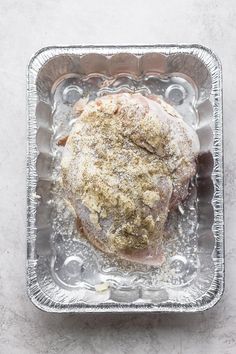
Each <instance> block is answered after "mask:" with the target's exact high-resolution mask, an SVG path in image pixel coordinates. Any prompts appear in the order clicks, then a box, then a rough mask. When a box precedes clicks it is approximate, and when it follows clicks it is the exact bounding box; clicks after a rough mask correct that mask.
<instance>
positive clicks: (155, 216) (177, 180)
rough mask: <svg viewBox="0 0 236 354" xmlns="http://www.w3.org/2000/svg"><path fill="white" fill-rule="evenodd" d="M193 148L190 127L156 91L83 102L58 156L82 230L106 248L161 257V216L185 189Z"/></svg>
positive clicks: (147, 259)
mask: <svg viewBox="0 0 236 354" xmlns="http://www.w3.org/2000/svg"><path fill="white" fill-rule="evenodd" d="M75 110H76V107H75ZM198 150H199V143H198V139H197V136H196V134H195V132H193V131H192V129H191V128H190V127H189V126H188V125H187V124H186V123H185V122H184V121H183V119H182V117H181V116H179V115H178V113H177V112H176V111H175V110H174V109H173V108H172V107H171V106H169V105H168V104H166V103H165V102H164V101H163V100H162V99H160V98H155V97H152V98H146V97H144V96H142V95H141V94H128V93H122V94H115V95H108V96H104V97H102V98H99V99H96V100H95V101H93V102H90V103H88V104H87V105H85V107H84V109H83V112H82V114H81V115H80V117H79V118H78V120H77V122H76V124H75V126H74V128H73V130H72V132H71V134H70V135H69V137H68V139H67V142H66V145H65V148H64V152H63V158H62V163H61V167H62V169H61V170H62V183H63V187H64V192H65V198H66V199H68V200H69V201H70V203H71V204H72V206H73V207H74V209H75V212H76V215H77V217H78V227H79V229H80V230H81V231H82V233H83V235H84V236H85V237H86V238H87V239H88V240H89V241H90V242H91V243H92V244H93V245H94V246H95V247H97V248H99V249H100V250H102V251H103V252H106V253H108V254H115V255H117V256H118V257H121V258H125V259H127V260H130V261H134V262H140V263H145V264H161V263H162V262H163V260H164V256H163V253H162V251H161V241H162V237H163V232H164V228H165V222H166V219H167V216H168V213H169V210H170V209H173V208H176V206H177V205H178V203H180V202H181V201H182V200H184V199H185V198H186V196H187V194H188V186H189V181H190V179H191V177H192V176H193V175H194V174H195V170H196V163H195V159H196V156H197V153H198Z"/></svg>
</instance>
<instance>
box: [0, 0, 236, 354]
mask: <svg viewBox="0 0 236 354" xmlns="http://www.w3.org/2000/svg"><path fill="white" fill-rule="evenodd" d="M181 42H182V43H192V42H193V43H200V44H204V45H206V46H209V47H211V48H212V49H213V50H214V51H215V52H216V53H217V54H218V55H219V57H220V58H221V60H222V63H223V70H224V71H223V73H224V135H225V183H226V191H225V212H226V220H225V221H226V261H227V263H226V290H225V294H224V297H223V299H222V301H221V302H220V303H219V304H218V305H217V306H216V307H215V308H213V309H212V310H209V311H207V312H205V313H200V314H195V315H194V314H189V315H185V314H182V315H181V314H179V315H175V314H173V315H166V314H162V315H150V314H147V315H121V314H120V315H116V316H114V315H113V316H112V315H96V316H95V315H77V316H76V315H53V314H46V313H43V312H40V311H39V310H37V309H36V308H34V306H33V305H32V304H31V303H30V301H29V300H28V298H27V296H26V291H25V276H24V266H25V244H26V222H25V221H26V197H25V194H26V179H25V173H26V171H25V169H26V168H25V167H26V160H25V155H26V102H25V101H26V99H25V86H26V66H27V62H28V61H29V58H30V56H31V55H32V54H33V53H34V52H35V51H36V50H38V49H39V48H41V47H44V46H47V45H55V44H58V45H70V44H156V43H181ZM235 78H236V2H235V1H234V0H231V1H230V0H225V1H220V0H217V1H216V0H215V1H213V0H209V1H207V0H184V1H181V0H176V1H175V0H166V1H158V0H129V1H128V0H126V1H123V0H96V1H91V0H90V1H89V0H87V1H79V0H77V1H76V0H75V1H72V0H67V1H66V0H45V1H39V0H22V1H13V0H1V1H0V94H1V100H0V102H1V110H0V124H1V127H0V328H1V329H0V353H1V354H5V353H6V354H8V353H9V354H15V353H23V354H34V353H65V354H66V353H86V354H87V353H111V354H112V353H136V354H139V353H174V354H175V353H176V354H177V353H187V354H188V353H199V354H201V353H204V354H205V353H209V354H213V353H214V354H230V353H236V235H235V229H236V215H235V206H236V184H235V177H236V95H235V82H234V81H235V80H236V79H235Z"/></svg>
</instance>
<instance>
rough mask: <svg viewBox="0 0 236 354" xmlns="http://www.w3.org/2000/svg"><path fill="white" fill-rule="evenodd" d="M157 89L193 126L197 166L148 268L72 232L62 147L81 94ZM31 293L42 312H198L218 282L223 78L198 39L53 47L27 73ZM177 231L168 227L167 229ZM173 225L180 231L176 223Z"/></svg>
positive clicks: (219, 287) (216, 292) (210, 301)
mask: <svg viewBox="0 0 236 354" xmlns="http://www.w3.org/2000/svg"><path fill="white" fill-rule="evenodd" d="M120 91H128V92H141V93H143V94H150V93H152V94H158V95H161V96H162V97H163V98H164V99H166V100H167V101H168V102H170V103H171V104H172V105H173V106H175V108H176V109H177V110H178V111H179V112H180V113H181V114H182V116H183V117H184V119H185V120H186V122H187V123H188V124H189V125H192V126H193V128H194V129H195V130H196V131H197V133H198V136H199V140H200V143H201V154H200V156H199V161H198V174H197V178H196V180H195V181H193V184H192V192H191V195H190V198H188V200H187V201H186V202H185V203H183V205H181V206H180V208H179V210H178V211H177V212H176V213H175V214H174V215H171V216H170V220H169V224H168V226H169V233H170V238H169V240H168V241H166V243H165V244H164V249H165V253H166V256H167V261H166V263H165V265H164V266H163V267H161V268H154V267H151V268H147V267H144V266H140V265H130V264H128V263H125V262H120V261H119V260H115V259H112V260H111V259H109V258H108V257H106V256H104V255H103V254H101V253H100V252H99V251H95V250H94V249H93V247H92V246H91V245H89V244H88V243H87V242H85V241H84V240H83V241H82V240H81V239H80V238H78V235H77V231H76V228H75V222H74V216H73V212H72V211H71V210H70V209H69V208H68V206H67V205H66V204H65V203H64V202H63V201H62V198H61V195H60V188H59V186H58V183H57V180H58V171H59V166H60V156H61V148H58V146H57V145H56V143H55V142H56V140H58V138H60V137H62V136H64V135H65V134H66V133H68V132H69V131H70V129H71V127H72V125H73V119H72V120H71V114H70V113H71V109H72V106H73V103H74V102H75V101H76V100H78V99H79V98H81V97H82V98H83V97H87V99H94V98H95V97H96V96H99V95H103V94H106V93H109V92H111V93H114V92H120ZM28 118H29V124H28V238H27V244H28V261H27V278H28V279H27V284H28V293H29V296H30V298H31V300H32V301H33V303H35V305H36V306H38V307H40V308H41V309H43V310H46V311H49V312H91V311H94V312H101V311H104V312H105V311H109V312H115V311H119V312H120V311H125V312H132V311H135V312H145V311H163V312H171V311H173V312H188V311H191V312H195V311H200V310H205V309H207V308H209V307H211V306H213V305H214V304H215V303H216V302H217V301H218V300H219V298H220V297H221V294H222V292H223V287H224V230H223V224H224V223H223V166H222V82H221V66H220V63H219V60H218V59H217V58H216V56H215V55H214V54H213V53H212V52H211V51H210V50H208V49H206V48H203V47H201V46H196V45H193V46H184V45H180V46H174V45H173V46H172V45H169V46H146V47H138V46H137V47H61V48H60V47H58V48H57V47H53V48H45V49H42V50H41V51H39V52H38V53H37V54H36V55H35V56H34V57H33V58H32V60H31V62H30V64H29V72H28ZM173 230H175V231H173ZM176 230H177V231H176Z"/></svg>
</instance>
